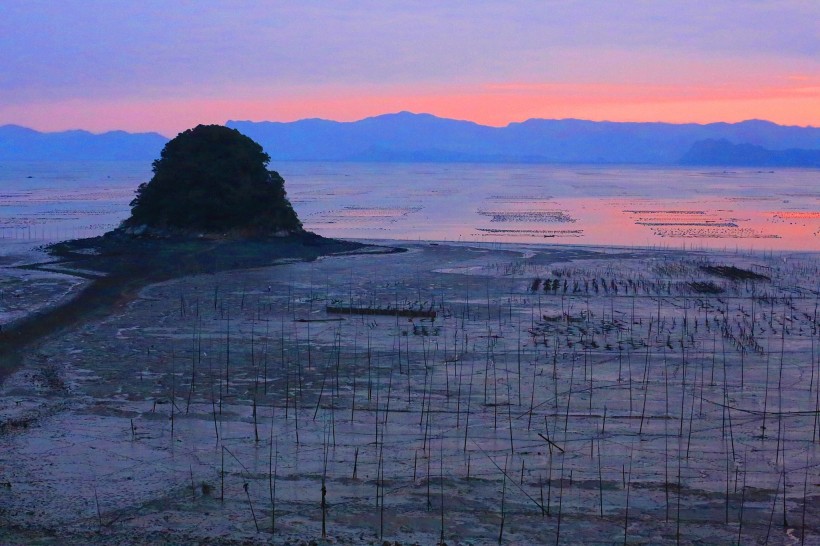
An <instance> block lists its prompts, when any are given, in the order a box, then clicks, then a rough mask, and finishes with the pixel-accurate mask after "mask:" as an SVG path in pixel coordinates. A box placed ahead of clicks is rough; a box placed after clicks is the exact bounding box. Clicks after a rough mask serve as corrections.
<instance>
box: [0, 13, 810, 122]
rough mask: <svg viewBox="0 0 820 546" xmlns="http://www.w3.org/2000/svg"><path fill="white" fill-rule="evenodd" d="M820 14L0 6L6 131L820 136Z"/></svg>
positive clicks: (0, 87) (1, 117) (0, 99)
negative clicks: (516, 129) (457, 121)
mask: <svg viewBox="0 0 820 546" xmlns="http://www.w3.org/2000/svg"><path fill="white" fill-rule="evenodd" d="M818 29H820V1H818V0H776V1H770V0H757V1H754V0H746V1H742V2H741V1H737V0H711V1H693V0H688V1H682V0H651V1H649V0H647V1H640V0H624V1H622V2H612V1H611V0H605V1H604V0H585V1H580V0H578V1H572V0H567V1H546V0H540V1H529V0H523V1H521V0H517V1H515V2H509V1H506V2H501V1H492V2H489V1H478V0H472V1H454V2H431V1H424V2H422V1H418V2H384V1H370V0H358V1H351V2H347V1H335V2H318V1H307V0H306V1H299V2H249V1H248V2H245V1H239V0H237V1H232V2H226V1H220V2H216V1H203V0H198V1H195V2H194V1H188V2H185V1H177V2H168V1H162V2H159V1H151V0H148V1H145V0H141V1H139V2H114V1H108V0H106V1H92V0H88V1H78V0H61V1H59V2H57V1H33V0H25V1H18V0H3V1H2V3H0V51H2V54H0V124H4V123H17V124H21V125H27V126H31V127H34V128H37V129H42V130H58V129H67V128H84V129H89V130H93V131H102V130H107V129H126V130H131V131H145V130H156V131H160V132H162V133H165V134H166V135H173V134H176V133H177V132H179V131H181V130H183V129H185V128H187V127H190V126H192V125H195V124H197V123H206V122H207V123H223V122H225V121H226V120H228V119H252V120H263V119H267V120H278V121H289V120H294V119H299V118H305V117H324V118H329V119H337V120H353V119H360V118H362V117H366V116H370V115H376V114H380V113H386V112H393V111H398V110H411V111H417V112H420V111H425V112H430V113H433V114H436V115H440V116H446V117H454V118H461V119H471V120H474V121H477V122H480V123H486V124H491V125H504V124H506V123H508V122H510V121H520V120H523V119H527V118H531V117H545V118H564V117H577V118H585V119H595V120H604V119H608V120H615V121H671V122H699V123H703V122H710V121H739V120H742V119H749V118H761V119H769V120H772V121H776V122H779V123H785V124H793V125H814V126H820V30H818Z"/></svg>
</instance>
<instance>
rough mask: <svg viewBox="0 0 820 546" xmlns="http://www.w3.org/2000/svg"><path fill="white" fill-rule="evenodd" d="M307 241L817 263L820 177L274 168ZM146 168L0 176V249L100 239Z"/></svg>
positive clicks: (555, 169) (619, 170)
mask: <svg viewBox="0 0 820 546" xmlns="http://www.w3.org/2000/svg"><path fill="white" fill-rule="evenodd" d="M273 168H275V169H277V170H278V171H279V172H280V174H282V175H283V176H284V178H285V180H286V188H287V191H288V195H289V196H290V199H291V201H292V202H293V205H294V207H295V208H296V211H297V213H298V214H299V216H300V218H301V219H302V221H303V222H304V224H305V227H306V228H307V229H310V230H312V231H315V232H317V233H320V234H322V235H326V236H333V237H346V238H363V239H374V238H375V239H404V240H461V241H482V242H526V243H564V244H586V245H621V246H654V247H657V246H666V247H673V248H684V247H685V248H717V249H736V248H737V249H741V250H764V251H765V250H804V249H807V250H818V249H820V171H818V170H816V169H815V170H812V169H783V170H777V171H756V170H733V171H724V170H709V169H704V168H656V167H627V166H610V167H600V166H554V165H502V164H489V165H487V164H481V165H476V164H383V163H312V162H282V163H278V164H276V165H274V166H273ZM150 176H151V171H150V165H149V164H147V163H133V162H119V163H118V162H92V163H89V162H76V163H70V162H69V163H59V162H38V163H27V162H17V163H14V162H8V163H4V164H2V165H0V237H2V238H11V239H47V240H53V239H65V238H73V237H87V236H93V235H97V234H100V233H103V232H105V231H107V230H109V229H111V228H113V227H116V226H117V225H118V223H119V222H120V221H121V220H122V219H123V218H125V217H127V216H128V212H129V207H128V203H129V202H130V200H131V199H132V198H133V192H134V190H135V189H136V187H137V186H138V185H139V183H140V182H143V181H145V180H148V179H149V178H150Z"/></svg>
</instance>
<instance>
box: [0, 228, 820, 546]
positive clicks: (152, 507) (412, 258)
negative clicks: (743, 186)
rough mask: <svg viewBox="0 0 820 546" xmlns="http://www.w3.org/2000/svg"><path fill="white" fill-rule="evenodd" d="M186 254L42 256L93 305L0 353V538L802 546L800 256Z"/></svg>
mask: <svg viewBox="0 0 820 546" xmlns="http://www.w3.org/2000/svg"><path fill="white" fill-rule="evenodd" d="M180 244H182V243H180ZM186 244H187V243H186ZM203 244H205V245H206V246H207V248H206V246H203V247H202V248H201V250H202V252H198V251H196V250H195V251H193V252H191V251H190V249H188V250H186V251H185V253H184V255H185V256H186V258H185V259H184V260H177V261H175V262H173V261H172V262H169V257H168V254H165V255H163V254H162V252H163V251H162V250H161V249H158V248H156V247H150V245H149V247H147V248H146V249H145V251H144V253H143V254H142V257H141V258H140V259H138V260H133V259H128V260H124V259H120V261H119V262H118V261H117V260H118V259H119V258H117V257H116V256H114V255H110V254H109V255H105V252H101V253H87V254H82V252H79V254H78V249H77V247H76V246H75V247H73V248H72V249H71V250H70V252H69V250H68V249H63V250H59V249H58V250H57V252H58V253H60V252H62V253H63V254H62V255H61V258H62V259H63V260H67V261H71V262H72V263H70V264H62V265H60V266H59V267H60V268H75V269H79V270H82V271H86V272H88V271H98V272H102V273H104V274H105V275H106V276H105V277H104V279H105V280H106V281H105V282H104V283H100V282H99V281H98V280H88V281H87V282H88V283H90V285H91V286H93V285H94V284H95V283H98V284H97V285H98V286H103V287H106V286H107V287H108V288H110V292H101V294H100V295H99V296H96V297H97V298H98V299H97V300H94V299H93V297H92V296H94V294H93V292H89V290H90V289H89V288H86V290H85V292H84V293H83V294H82V295H81V297H79V298H76V299H74V300H72V302H76V303H73V305H77V306H78V308H77V311H76V316H72V317H71V318H70V319H69V316H68V315H66V316H64V317H63V318H64V321H63V323H62V324H60V325H59V326H53V327H49V328H50V329H49V328H46V329H45V330H36V329H34V327H32V328H33V329H32V330H30V333H29V334H26V335H27V336H29V337H25V336H23V335H22V334H19V336H20V337H17V338H6V339H4V345H5V346H6V347H12V346H13V347H16V348H15V349H14V354H15V355H17V357H18V358H19V361H18V366H19V368H18V369H16V371H14V372H13V373H11V374H10V375H9V377H8V378H7V379H6V380H5V382H4V383H3V386H2V393H1V394H2V396H0V408H2V410H0V419H2V424H0V427H1V428H2V433H0V453H2V456H0V457H2V467H0V522H1V523H2V527H1V528H2V531H0V537H2V539H3V541H4V542H6V543H12V544H14V543H60V544H117V543H121V544H135V543H137V544H139V543H145V544H149V543H157V542H163V541H164V542H169V543H212V544H222V543H224V544H254V543H259V544H266V543H271V542H275V543H291V544H300V543H305V544H307V543H310V542H311V541H313V542H317V543H321V542H322V541H323V540H324V541H325V542H327V543H331V542H332V543H351V544H382V543H383V542H384V541H389V542H390V543H394V542H398V543H400V544H413V543H418V544H432V543H437V542H440V541H443V542H446V543H447V544H497V543H499V541H500V542H501V543H506V544H534V543H559V544H577V543H615V542H617V543H623V542H628V543H647V544H650V543H651V544H677V543H683V544H687V543H688V544H691V543H707V544H726V543H736V542H740V543H744V544H745V543H759V542H760V543H762V542H765V541H767V540H768V541H770V542H772V543H784V542H788V541H791V540H794V541H800V540H801V539H802V538H804V537H805V541H806V543H812V541H816V540H817V539H818V532H819V530H818V525H820V517H819V516H820V513H818V508H817V506H818V504H817V502H816V500H817V496H818V485H817V481H818V480H817V478H816V477H817V465H818V458H817V450H816V446H817V442H818V440H820V438H818V430H819V429H818V409H819V408H820V358H818V356H819V355H820V339H818V320H817V305H818V293H817V286H816V279H817V274H818V268H820V260H818V256H817V255H816V254H780V255H768V254H766V255H762V254H748V255H744V254H736V253H722V252H683V251H672V250H640V249H632V250H630V249H617V248H595V247H572V246H555V247H547V246H541V247H538V246H512V245H511V246H505V245H493V246H470V245H466V244H464V245H459V244H444V243H441V244H434V243H410V244H405V243H403V244H402V245H401V246H402V247H404V248H406V249H407V252H403V253H382V254H374V253H366V252H368V249H367V248H365V247H361V246H357V247H347V248H343V247H338V248H336V249H332V250H331V249H330V248H329V247H325V248H324V249H323V250H322V251H321V252H318V251H317V253H316V254H315V255H313V256H305V255H297V254H298V253H297V252H296V250H295V249H296V246H294V249H293V252H292V254H290V255H288V254H287V252H284V251H283V252H282V253H280V254H276V256H274V250H273V249H267V250H265V249H263V247H264V244H263V243H260V244H259V246H258V247H255V248H254V247H245V248H244V249H235V250H232V251H228V250H224V245H222V243H218V244H217V243H213V242H211V243H203ZM220 245H222V246H220ZM297 246H301V247H304V246H305V245H303V244H302V243H300V244H299V245H297ZM391 246H396V245H391ZM377 251H378V250H377ZM263 252H269V253H270V254H268V255H267V258H266V259H267V260H268V261H267V263H265V262H264V261H262V260H260V259H259V257H260V256H261V255H262V253H263ZM345 252H348V253H350V254H348V255H339V254H341V253H345ZM351 252H357V253H356V254H353V253H351ZM363 252H364V253H363ZM322 254H325V255H328V254H335V255H334V256H328V257H322V256H321V255H322ZM83 256H84V257H83ZM69 258H71V259H69ZM297 258H298V259H301V260H304V259H305V258H310V259H311V261H295V260H296V259H297ZM314 258H315V259H314ZM273 259H276V260H279V263H278V264H277V265H272V266H271V265H270V263H271V262H272V260H273ZM213 260H219V261H217V262H214V261H213ZM118 263H119V265H117V264H118ZM214 263H216V264H221V265H217V266H214V265H213V264H214ZM158 264H166V265H165V266H164V267H165V269H164V273H162V274H159V273H158V272H159V271H162V268H161V267H160V266H159V265H158ZM169 264H172V265H169ZM123 279H125V280H123ZM128 279H131V280H130V281H128V282H126V281H127V280H128ZM129 282H130V283H132V284H129ZM106 283H108V284H106ZM70 305H71V304H70ZM86 306H87V307H86ZM33 324H36V321H34V322H33ZM55 324H56V323H55ZM40 328H43V327H42V326H40ZM17 332H24V330H22V329H21V330H17ZM7 342H8V343H7ZM15 343H16V345H14V344H15ZM9 350H11V349H9Z"/></svg>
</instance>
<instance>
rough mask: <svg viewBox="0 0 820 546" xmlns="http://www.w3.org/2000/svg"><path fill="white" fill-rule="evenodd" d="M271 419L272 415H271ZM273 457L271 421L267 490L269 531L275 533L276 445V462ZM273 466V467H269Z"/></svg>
mask: <svg viewBox="0 0 820 546" xmlns="http://www.w3.org/2000/svg"><path fill="white" fill-rule="evenodd" d="M271 421H273V417H271ZM272 459H273V423H272V422H271V427H270V452H269V453H268V492H269V493H270V532H271V534H275V533H276V474H277V471H278V469H279V446H278V445H277V446H276V464H274V465H272ZM271 466H273V468H271Z"/></svg>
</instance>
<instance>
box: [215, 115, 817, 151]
mask: <svg viewBox="0 0 820 546" xmlns="http://www.w3.org/2000/svg"><path fill="white" fill-rule="evenodd" d="M227 125H228V126H229V127H233V128H235V129H238V130H240V131H241V132H242V133H243V134H246V135H248V136H249V137H251V138H253V139H254V140H256V141H257V142H259V143H260V144H262V146H264V147H265V150H267V151H268V152H269V153H270V154H271V157H272V159H273V160H274V161H275V160H277V159H278V160H322V161H394V162H395V161H407V162H415V161H475V162H503V161H509V162H517V163H642V164H677V163H678V161H679V160H680V158H681V157H682V156H683V155H684V154H686V153H687V152H688V151H689V149H690V148H691V147H692V145H693V144H694V143H695V142H698V141H702V140H706V139H726V140H728V141H730V142H733V143H751V144H754V145H757V146H764V147H766V148H770V149H787V148H820V128H814V127H787V126H781V125H777V124H774V123H771V122H768V121H758V120H752V121H744V122H741V123H711V124H708V125H697V124H684V125H677V124H671V123H616V122H596V121H583V120H577V119H565V120H546V119H531V120H528V121H525V122H522V123H511V124H509V125H508V126H506V127H488V126H484V125H478V124H476V123H473V122H469V121H457V120H452V119H444V118H438V117H436V116H432V115H430V114H412V113H409V112H400V113H397V114H386V115H383V116H376V117H372V118H367V119H363V120H361V121H355V122H347V123H343V122H336V121H326V120H321V119H306V120H301V121H295V122H291V123H277V122H251V121H229V122H228V123H227Z"/></svg>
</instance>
